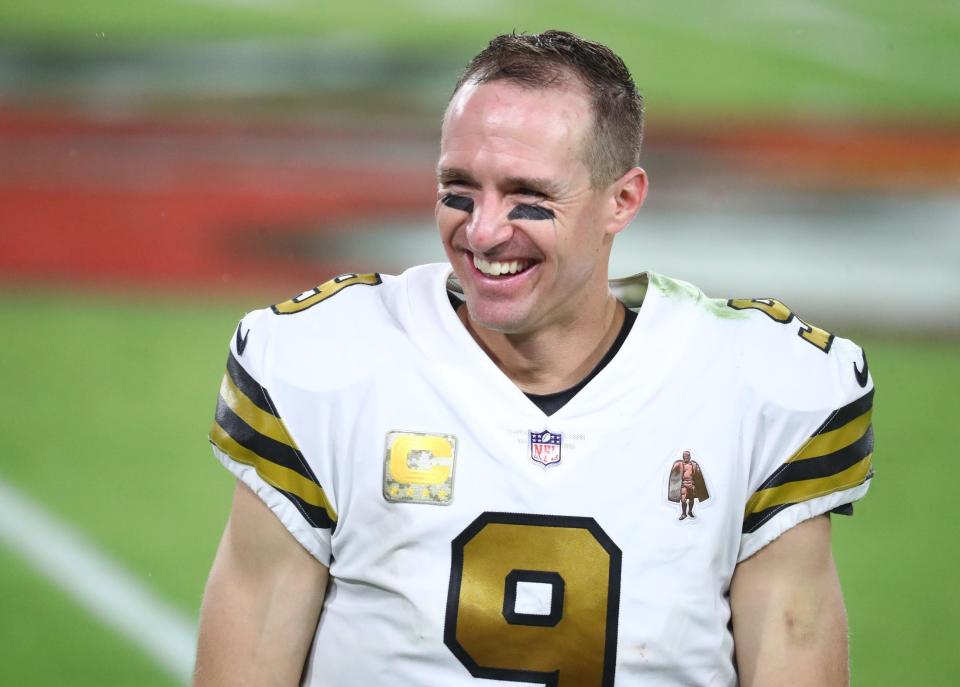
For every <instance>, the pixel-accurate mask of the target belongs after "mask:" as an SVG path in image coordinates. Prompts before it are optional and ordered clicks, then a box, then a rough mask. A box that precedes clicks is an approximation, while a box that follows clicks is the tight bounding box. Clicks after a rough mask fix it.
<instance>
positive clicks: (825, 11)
mask: <svg viewBox="0 0 960 687" xmlns="http://www.w3.org/2000/svg"><path fill="white" fill-rule="evenodd" d="M546 28H566V29H569V30H574V31H577V32H578V33H581V34H583V35H585V36H588V37H591V38H594V39H596V40H600V41H603V42H606V43H608V44H609V45H611V46H612V47H613V48H614V49H615V50H617V51H618V52H619V53H620V54H621V55H622V56H623V58H624V60H625V61H626V62H627V64H628V66H629V67H630V68H631V70H632V71H633V74H634V77H635V78H636V81H637V83H638V84H640V86H641V89H642V91H643V92H644V94H645V95H646V97H647V100H648V103H649V106H650V108H651V113H652V114H657V113H660V114H662V113H663V112H670V113H672V114H674V115H676V116H687V117H691V118H693V119H697V120H701V121H702V120H709V119H710V118H711V117H715V116H717V115H720V114H741V115H750V116H755V115H757V114H758V113H776V114H779V115H786V116H790V117H795V118H796V117H799V118H803V117H806V116H810V115H816V114H821V115H823V114H825V115H837V116H853V117H856V118H884V119H885V118H897V117H907V118H909V119H912V120H915V119H919V120H924V119H937V120H946V121H953V120H954V119H955V117H956V114H957V112H958V111H960V87H958V86H957V80H956V74H957V73H960V51H958V50H957V49H956V45H957V42H958V37H960V9H958V6H957V4H956V3H954V2H946V1H942V0H940V1H930V2H920V3H907V2H898V1H896V0H882V1H880V2H870V1H868V0H834V1H825V0H819V1H817V2H814V1H812V0H805V1H800V0H785V1H782V2H763V1H762V0H738V1H737V2H727V3H713V4H708V3H689V2H680V3H662V2H653V1H650V0H647V1H639V0H636V1H635V0H565V1H563V2H555V1H553V0H530V1H529V2H522V3H513V4H512V5H507V4H506V3H472V4H467V3H454V2H443V1H442V0H437V1H432V2H431V1H429V0H428V1H424V0H417V1H415V2H414V1H412V0H405V1H401V2H394V1H392V0H370V1H368V2H362V3H334V2H322V1H321V2H306V1H305V0H286V1H283V2H236V3H231V2H196V1H187V0H180V1H173V0H164V1H162V2H151V3H131V2H123V1H122V0H94V1H93V2H82V3H78V2H72V1H71V0H46V1H45V2H36V3H30V2H6V3H0V42H3V43H8V44H11V45H31V46H39V47H40V48H45V49H49V50H50V51H51V52H52V53H53V54H57V53H63V54H67V55H70V54H74V53H71V52H69V51H70V50H77V49H81V50H93V51H103V52H110V51H117V50H130V49H133V50H138V49H141V48H143V47H144V46H149V45H150V44H153V43H161V42H167V43H190V42H196V41H209V40H231V39H238V40H243V41H251V40H260V39H267V40H285V39H293V40H301V41H312V42H313V44H314V45H315V46H316V47H317V49H318V50H331V51H333V52H335V53H340V54H343V55H351V54H362V53H365V52H366V53H371V54H377V53H380V52H383V53H385V54H386V56H387V57H388V58H389V55H390V54H408V53H411V52H412V53H417V54H420V55H426V56H433V57H435V58H436V59H438V60H444V61H449V63H450V64H451V69H452V70H455V69H456V68H457V67H458V66H459V65H461V64H462V63H463V62H464V61H465V60H466V59H468V58H469V56H470V55H473V54H474V53H475V52H476V51H477V50H478V49H479V48H480V47H482V46H483V45H484V44H485V42H486V41H487V40H488V39H489V38H490V37H491V36H492V35H495V34H497V33H504V32H509V31H512V30H514V29H516V30H517V31H527V32H537V31H542V30H544V29H546ZM64 51H67V52H66V53H64ZM321 54H322V53H321ZM385 62H386V63H389V59H386V60H385ZM318 68H321V69H322V68H323V67H322V63H318ZM451 73H453V72H452V71H451Z"/></svg>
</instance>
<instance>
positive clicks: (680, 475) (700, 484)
mask: <svg viewBox="0 0 960 687" xmlns="http://www.w3.org/2000/svg"><path fill="white" fill-rule="evenodd" d="M708 498H710V492H709V491H707V482H706V480H705V479H703V472H702V471H701V470H700V464H699V463H698V462H697V461H695V460H693V458H692V457H691V454H690V451H684V452H683V455H682V456H681V458H680V460H677V461H674V463H673V467H671V468H670V483H669V484H668V485H667V500H668V501H672V502H673V503H679V504H680V517H679V519H680V520H686V519H687V518H696V517H697V516H696V515H694V514H693V504H694V503H695V502H696V501H700V502H703V501H706V500H707V499H708Z"/></svg>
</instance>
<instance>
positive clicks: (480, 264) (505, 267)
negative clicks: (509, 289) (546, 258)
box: [473, 255, 534, 277]
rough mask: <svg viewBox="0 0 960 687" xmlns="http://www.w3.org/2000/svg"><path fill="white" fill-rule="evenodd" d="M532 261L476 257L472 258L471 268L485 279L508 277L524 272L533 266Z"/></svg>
mask: <svg viewBox="0 0 960 687" xmlns="http://www.w3.org/2000/svg"><path fill="white" fill-rule="evenodd" d="M533 264H534V261H533V260H526V259H523V260H505V261H495V260H484V259H483V258H481V257H480V256H478V255H474V256H473V266H474V267H476V268H477V271H478V272H480V273H481V274H483V275H484V276H487V277H509V276H512V275H515V274H520V273H521V272H525V271H526V270H528V269H529V268H530V267H531V266H533Z"/></svg>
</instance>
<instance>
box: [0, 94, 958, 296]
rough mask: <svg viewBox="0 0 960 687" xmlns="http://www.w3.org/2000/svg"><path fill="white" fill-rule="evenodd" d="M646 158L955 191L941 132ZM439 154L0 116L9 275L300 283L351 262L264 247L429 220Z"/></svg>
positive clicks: (821, 133) (682, 165) (806, 139)
mask: <svg viewBox="0 0 960 687" xmlns="http://www.w3.org/2000/svg"><path fill="white" fill-rule="evenodd" d="M648 151H651V152H650V153H649V154H651V155H653V156H654V157H657V156H658V155H659V157H660V158H662V164H660V165H659V169H658V181H662V180H663V179H664V178H666V179H667V181H668V185H674V186H676V185H680V184H683V183H687V184H698V183H705V182H704V180H705V179H707V178H711V177H713V178H716V177H718V176H723V177H724V178H729V176H730V175H734V176H739V177H740V178H741V179H743V180H744V185H745V186H756V185H760V186H763V185H774V186H777V187H779V188H786V189H788V190H789V189H792V190H804V191H815V192H831V191H838V192H850V191H869V192H880V193H886V192H903V191H908V192H936V193H939V192H947V193H956V192H957V191H958V190H960V130H958V129H949V128H943V127H941V128H932V127H926V128H919V127H906V126H900V127H889V126H888V127H872V128H871V127H854V126H850V125H830V126H828V125H816V126H813V125H806V126H802V127H801V126H791V125H786V124H781V125H775V124H771V123H763V124H750V123H738V124H736V125H727V126H725V127H719V128H718V127H677V128H666V129H664V127H662V126H659V127H657V126H655V127H653V130H652V131H651V135H650V139H649V142H648ZM435 154H436V143H435V141H433V140H432V135H431V137H427V136H426V135H407V136H406V137H404V136H403V135H401V134H397V133H395V132H389V133H387V132H377V131H363V132H360V133H358V132H356V131H348V130H345V131H339V132H338V131H332V130H329V129H323V128H318V127H310V126H303V125H299V126H284V125H277V124H269V125H265V124H244V123H237V122H209V121H204V120H199V121H192V122H186V123H184V122H183V121H164V120H160V119H143V120H135V121H129V120H124V121H105V120H102V119H100V120H98V119H94V118H86V117H84V116H83V115H82V114H75V113H71V114H62V113H55V112H45V113H37V112H25V111H17V110H12V109H6V110H4V109H0V281H3V282H6V283H8V284H9V283H15V284H28V285H30V284H47V285H61V284H65V283H67V284H81V285H90V286H110V287H115V286H124V285H138V286H148V287H163V288H170V289H178V288H185V289H195V288H197V287H202V288H204V289H207V290H217V289H219V288H224V289H237V288H258V287H259V286H262V285H265V284H269V285H271V286H276V287H278V288H279V287H282V288H285V289H287V290H290V291H291V292H292V291H294V290H297V291H298V290H302V289H303V288H305V286H307V285H310V284H314V283H317V282H319V281H322V280H325V279H327V278H328V277H329V276H331V275H333V274H336V273H338V272H341V271H345V270H348V269H350V268H351V266H350V265H342V264H338V262H337V261H336V259H335V258H334V259H327V258H325V257H324V256H316V255H314V256H310V257H305V256H302V255H299V254H297V253H296V252H295V251H294V250H293V249H290V250H289V251H288V252H284V251H283V250H282V249H280V250H270V249H269V247H270V246H272V245H280V246H282V245H291V246H295V245H297V241H296V240H294V241H287V242H284V241H283V240H281V239H283V238H284V237H285V238H287V239H289V238H291V237H292V238H294V239H297V238H300V239H302V238H303V237H304V236H305V235H308V234H312V235H315V234H318V233H323V232H333V231H345V230H347V231H349V230H351V227H352V226H356V223H357V218H361V219H362V220H363V221H364V222H366V223H370V222H371V221H372V222H380V223H381V224H382V223H389V222H397V221H399V222H402V221H405V220H407V221H411V220H416V221H420V220H423V219H424V218H428V217H429V215H430V214H431V213H432V208H433V203H434V198H435V195H434V182H433V172H432V167H433V159H434V157H433V156H434V155H435ZM671 161H680V162H673V164H671ZM706 183H708V182H706Z"/></svg>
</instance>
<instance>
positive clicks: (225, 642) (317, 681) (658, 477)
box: [196, 31, 873, 687]
mask: <svg viewBox="0 0 960 687" xmlns="http://www.w3.org/2000/svg"><path fill="white" fill-rule="evenodd" d="M641 136H642V106H641V100H640V97H639V95H638V94H637V91H636V88H635V86H634V84H633V81H632V79H631V77H630V75H629V73H628V71H627V70H626V68H625V66H624V65H623V62H622V61H621V60H620V59H619V58H618V57H617V56H616V55H615V54H614V53H613V52H611V51H610V50H609V49H608V48H606V47H605V46H602V45H599V44H597V43H592V42H589V41H585V40H583V39H581V38H579V37H577V36H574V35H572V34H569V33H564V32H559V31H549V32H546V33H543V34H540V35H536V36H498V37H497V38H495V39H494V40H493V41H491V43H490V45H489V46H488V47H487V48H486V49H485V50H484V51H483V52H482V53H480V54H479V55H478V56H477V57H475V58H474V60H473V61H472V62H471V63H470V65H468V67H467V69H466V70H465V72H464V74H463V76H462V77H461V79H460V81H459V82H458V84H457V86H456V88H455V90H454V95H453V97H452V99H451V101H450V103H449V106H448V108H447V112H446V115H445V117H444V121H443V128H442V134H441V151H440V158H439V161H438V166H437V175H438V200H437V207H436V216H437V225H438V227H439V230H440V236H441V239H442V242H443V245H444V248H445V250H446V254H447V257H448V259H449V264H441V265H425V266H420V267H416V268H412V269H410V270H408V271H407V272H405V273H404V274H402V275H400V276H397V277H393V276H384V275H379V274H365V275H360V274H345V275H341V276H339V277H336V278H335V279H332V280H331V281H329V282H326V283H324V284H321V285H320V286H318V287H316V288H313V289H310V290H308V291H305V292H304V293H302V294H299V295H298V296H296V297H294V298H292V299H291V300H289V301H286V302H284V303H280V304H277V305H275V306H273V307H271V308H269V309H265V310H262V311H257V312H254V313H251V314H250V315H248V316H247V317H245V318H244V320H243V321H242V322H241V323H240V325H239V327H238V329H237V332H236V337H235V341H234V344H233V346H232V348H231V351H230V354H229V356H228V361H227V371H226V374H225V376H224V380H223V383H222V385H221V389H220V397H219V399H218V405H217V414H216V422H215V423H214V426H213V429H212V431H211V435H210V438H211V442H212V443H213V445H214V452H215V454H216V455H217V457H218V459H219V460H220V461H221V462H222V463H223V464H224V465H225V466H226V467H227V468H228V469H229V470H230V471H231V472H232V473H233V474H234V475H235V476H236V477H237V479H238V485H237V489H236V493H235V497H234V504H233V509H232V511H231V515H230V519H229V521H228V524H227V528H226V531H225V533H224V535H223V540H222V542H221V545H220V549H219V550H218V552H217V557H216V560H215V562H214V566H213V570H212V571H211V574H210V579H209V582H208V585H207V590H206V593H205V597H204V605H203V611H202V617H201V634H200V643H199V650H198V660H197V672H196V684H197V685H243V684H251V685H265V684H271V685H272V684H276V685H296V684H303V685H310V686H325V685H337V686H343V685H364V686H367V685H453V686H457V685H459V686H463V687H468V686H470V685H482V684H510V683H518V682H525V683H540V684H544V685H556V686H561V687H581V686H587V685H597V686H606V687H610V686H620V687H625V686H629V685H708V684H709V685H735V684H738V683H739V684H742V685H777V684H787V683H789V684H792V685H844V684H846V683H847V658H846V651H847V649H846V620H845V616H844V609H843V602H842V598H841V595H840V588H839V583H838V580H837V574H836V570H835V568H834V564H833V559H832V556H831V551H830V530H829V526H830V523H829V519H828V517H827V514H828V513H830V512H831V511H836V510H846V511H849V510H850V504H851V503H852V502H853V501H854V500H856V499H858V498H859V497H861V496H862V495H863V494H864V493H865V492H866V490H867V488H868V486H869V483H870V479H871V477H872V466H871V456H872V449H873V433H872V429H871V412H872V399H873V385H872V381H871V379H870V377H869V375H868V373H867V370H866V363H865V358H862V357H861V356H862V352H861V350H860V349H859V348H858V347H857V346H856V345H854V344H853V343H851V342H850V341H847V340H844V339H840V338H838V337H835V336H833V335H832V334H830V333H829V332H826V331H824V330H822V329H819V328H817V327H813V326H811V325H809V324H807V323H806V322H804V321H803V320H801V319H800V318H799V317H797V316H796V315H795V314H794V313H792V312H791V311H790V310H789V309H788V308H787V307H786V306H784V305H783V304H782V303H780V302H779V301H777V300H775V299H731V300H711V299H708V298H706V297H705V296H704V295H703V294H702V293H701V292H700V291H698V290H697V289H696V288H694V287H692V286H690V285H689V284H686V283H685V282H680V281H676V280H672V279H669V278H666V277H663V276H660V275H656V274H652V273H642V274H638V275H637V276H634V277H630V278H626V279H618V280H612V281H611V280H610V279H609V275H608V271H607V264H608V260H609V256H610V251H611V247H612V244H613V241H614V238H615V236H616V235H617V233H619V232H620V231H622V230H623V229H624V228H625V227H626V226H627V225H628V224H629V223H630V221H631V220H632V219H633V218H634V217H635V216H636V214H637V212H638V211H639V209H640V207H641V205H642V204H643V200H644V197H645V195H646V192H647V177H646V174H645V173H644V171H643V170H642V169H641V168H640V167H639V166H638V162H639V153H640V142H641ZM241 341H242V342H243V345H242V346H241V345H240V342H241ZM681 449H682V455H684V456H690V455H691V454H696V455H697V456H698V457H699V456H706V458H703V459H702V460H703V465H702V469H703V472H704V473H707V474H709V479H710V492H709V500H707V492H706V487H705V485H704V486H703V487H698V486H695V480H694V477H693V476H692V474H693V473H692V472H691V477H690V479H689V480H688V482H689V484H686V489H687V492H688V493H687V500H688V501H689V502H690V503H689V505H690V506H691V508H692V499H693V496H692V493H693V492H692V491H691V490H693V489H697V491H696V498H697V499H699V500H700V505H699V506H698V510H697V515H696V517H695V518H692V517H691V518H690V519H686V518H683V520H685V521H684V522H681V521H680V520H678V518H677V516H676V511H675V505H674V504H673V502H672V501H671V499H672V498H673V496H672V495H673V492H674V491H677V492H678V494H681V497H682V493H683V489H684V486H685V483H684V481H683V479H684V478H683V473H682V465H681V473H680V479H679V480H678V478H677V475H676V474H675V473H677V462H678V461H677V460H676V456H677V455H678V453H679V452H680V450H681ZM680 462H681V463H682V461H680ZM700 467H701V466H700V464H699V463H697V470H698V471H699V470H700ZM701 481H702V477H701ZM674 482H676V484H674ZM678 498H679V497H678ZM685 512H686V511H685ZM691 515H692V512H691Z"/></svg>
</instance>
